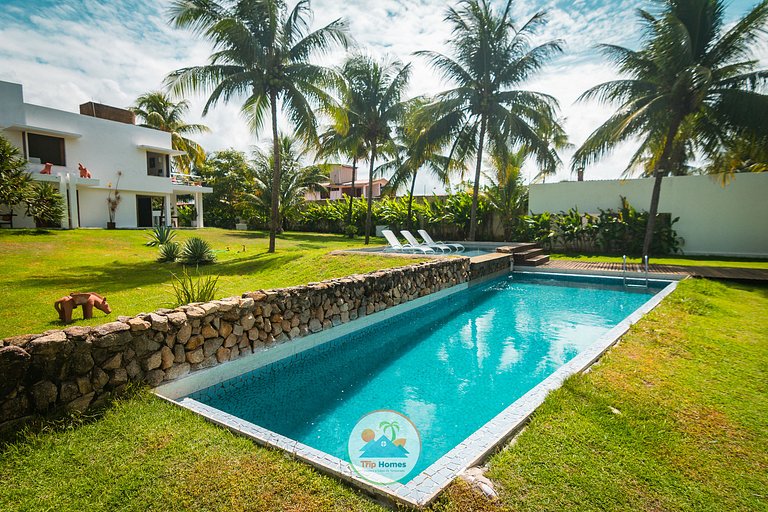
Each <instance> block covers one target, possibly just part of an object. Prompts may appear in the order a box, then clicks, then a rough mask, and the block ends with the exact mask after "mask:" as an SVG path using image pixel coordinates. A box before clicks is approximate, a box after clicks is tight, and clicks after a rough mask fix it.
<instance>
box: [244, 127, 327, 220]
mask: <svg viewBox="0 0 768 512" xmlns="http://www.w3.org/2000/svg"><path fill="white" fill-rule="evenodd" d="M278 145H279V147H280V177H281V179H280V188H279V194H278V195H279V196H280V201H279V204H280V209H279V211H278V232H282V231H283V229H284V227H285V226H284V223H285V220H286V219H288V218H290V217H291V216H293V215H294V214H295V213H296V212H297V211H298V210H299V207H300V206H301V205H302V204H303V203H304V195H305V194H306V193H307V192H308V191H311V190H322V188H323V187H322V185H321V183H323V182H324V181H326V180H327V179H328V175H327V173H326V172H325V170H326V168H325V166H321V165H309V166H306V165H304V164H303V161H304V160H305V159H306V156H307V153H308V151H307V149H306V148H305V147H303V146H302V144H301V141H299V140H298V139H296V138H295V137H291V136H290V135H285V134H281V135H280V140H279V142H278ZM273 169H274V154H273V153H272V152H271V151H262V150H261V149H258V148H257V149H256V150H255V151H254V153H253V172H254V185H255V186H254V188H255V193H253V194H248V197H249V198H250V199H251V201H252V202H253V203H254V205H255V206H256V209H257V210H258V211H259V212H261V213H262V214H264V217H265V218H268V217H269V212H270V209H271V205H272V197H273V194H272V191H273V190H274V189H273V188H272V187H273V186H274V183H273V182H272V174H273V173H272V170H273Z"/></svg>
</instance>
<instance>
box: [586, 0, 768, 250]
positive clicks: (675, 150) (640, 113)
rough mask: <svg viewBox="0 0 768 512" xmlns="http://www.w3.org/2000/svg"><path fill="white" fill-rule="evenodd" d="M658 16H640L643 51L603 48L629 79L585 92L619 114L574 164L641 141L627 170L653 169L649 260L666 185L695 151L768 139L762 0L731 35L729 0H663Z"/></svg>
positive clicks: (766, 11)
mask: <svg viewBox="0 0 768 512" xmlns="http://www.w3.org/2000/svg"><path fill="white" fill-rule="evenodd" d="M660 4H661V9H660V12H658V13H657V14H652V13H650V12H647V11H644V10H639V11H638V15H639V18H640V22H641V24H642V26H643V29H644V32H643V33H644V39H643V42H642V44H641V47H640V49H639V50H637V51H635V50H630V49H628V48H623V47H620V46H613V45H601V46H600V49H601V50H602V52H603V53H604V54H605V55H606V56H607V57H608V58H609V59H610V60H611V61H612V62H613V63H614V64H615V65H616V67H617V68H618V69H619V71H620V72H621V73H622V74H623V75H624V78H621V79H619V80H614V81H610V82H606V83H603V84H600V85H597V86H595V87H593V88H592V89H590V90H588V91H587V92H585V93H584V94H583V95H582V96H581V98H582V99H591V98H595V99H597V100H599V101H602V102H605V103H610V104H614V105H617V107H618V108H617V110H616V112H615V113H614V114H613V115H612V116H611V117H610V118H609V119H608V120H607V121H606V122H605V123H603V125H602V126H600V127H599V128H597V129H596V130H595V131H594V132H593V133H592V134H591V135H590V136H589V138H587V140H586V141H585V142H584V144H583V145H582V146H581V147H580V148H579V149H578V150H577V151H576V153H575V154H574V157H573V162H572V165H573V166H574V167H579V166H584V165H588V164H590V163H593V162H595V161H597V160H599V159H600V158H601V157H603V156H604V155H605V154H607V153H609V152H610V151H611V150H613V149H614V148H615V147H616V146H617V145H619V144H620V143H622V142H625V141H627V140H633V139H636V138H639V139H640V145H639V148H638V149H637V151H636V152H635V154H634V155H633V156H632V158H631V159H630V161H629V164H628V166H627V170H626V172H630V171H631V170H632V169H633V168H637V167H644V168H645V169H646V170H647V171H649V173H650V174H651V175H652V176H653V178H654V184H653V192H652V195H651V205H650V212H649V217H648V224H647V226H646V233H645V239H644V242H643V255H644V256H648V254H649V251H650V247H651V242H652V239H653V229H654V223H655V220H656V214H657V212H658V206H659V197H660V193H661V183H662V179H663V177H664V176H666V175H668V174H679V173H680V172H682V171H681V169H682V168H683V166H684V165H685V162H686V160H687V159H689V158H690V157H691V155H692V154H693V153H694V151H697V152H700V153H701V154H703V155H704V156H712V155H715V154H717V153H718V152H719V151H720V150H721V148H723V147H727V145H728V141H729V139H731V138H733V137H736V136H744V135H745V134H754V135H756V136H760V135H762V136H764V135H765V133H766V129H767V126H768V125H766V124H765V122H764V120H765V119H767V118H768V96H766V95H765V94H761V92H760V91H761V89H763V88H764V86H765V84H766V81H768V71H766V70H759V69H758V61H757V60H754V59H753V57H752V55H753V54H752V49H753V48H754V45H755V44H756V43H758V42H759V41H760V38H761V36H764V35H765V33H766V25H767V24H768V1H766V0H763V1H762V2H760V3H759V4H758V5H757V6H755V7H754V8H753V9H752V10H751V11H750V12H749V13H747V14H746V15H745V16H744V17H743V18H741V19H740V20H739V21H738V22H737V23H735V24H734V25H733V27H731V28H730V29H727V30H726V29H725V27H724V25H723V24H724V14H725V3H724V2H723V1H722V0H663V1H661V2H660Z"/></svg>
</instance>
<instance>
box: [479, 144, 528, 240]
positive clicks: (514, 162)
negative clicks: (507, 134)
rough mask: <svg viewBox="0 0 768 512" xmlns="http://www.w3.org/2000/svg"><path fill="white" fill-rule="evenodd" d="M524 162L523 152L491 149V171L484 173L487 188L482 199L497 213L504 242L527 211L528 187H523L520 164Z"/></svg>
mask: <svg viewBox="0 0 768 512" xmlns="http://www.w3.org/2000/svg"><path fill="white" fill-rule="evenodd" d="M527 158H528V150H527V148H525V147H523V148H518V149H517V150H510V149H508V148H498V147H494V148H493V150H492V151H491V163H492V166H491V167H492V168H491V170H489V171H486V172H485V177H486V178H487V179H488V181H489V182H490V186H488V188H487V189H486V191H485V196H486V198H487V199H488V202H489V203H490V205H491V206H492V207H493V208H494V210H496V212H498V214H499V217H500V218H501V223H502V226H503V227H504V240H510V239H511V238H512V233H513V232H514V229H515V227H516V226H517V223H518V222H519V220H520V216H521V215H525V212H526V210H527V209H528V187H526V186H525V184H524V183H523V175H522V170H523V164H524V163H525V160H526V159H527Z"/></svg>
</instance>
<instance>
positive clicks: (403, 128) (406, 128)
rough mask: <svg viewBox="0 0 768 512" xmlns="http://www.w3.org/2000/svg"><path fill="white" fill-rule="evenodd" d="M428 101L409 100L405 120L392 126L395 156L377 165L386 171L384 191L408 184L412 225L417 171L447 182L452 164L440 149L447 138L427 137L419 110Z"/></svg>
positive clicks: (427, 123) (427, 125)
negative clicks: (386, 178)
mask: <svg viewBox="0 0 768 512" xmlns="http://www.w3.org/2000/svg"><path fill="white" fill-rule="evenodd" d="M426 104H427V100H426V99H424V98H416V99H414V100H412V101H410V102H409V104H408V112H407V114H406V116H405V120H404V122H403V123H402V124H401V125H400V126H398V127H397V128H396V129H395V137H394V139H393V147H392V149H393V150H392V151H391V152H392V153H393V155H394V157H393V158H392V159H391V160H389V161H388V162H385V163H383V164H382V165H381V166H379V168H378V169H377V171H378V173H379V174H389V175H390V178H389V183H388V184H387V187H386V189H387V191H389V192H393V193H396V192H397V191H398V190H400V189H401V188H403V187H407V189H408V191H409V193H408V223H409V224H410V225H411V227H413V193H414V189H415V188H416V178H417V176H418V174H419V171H426V172H429V173H430V174H432V176H434V177H435V178H437V179H438V181H440V182H441V183H443V184H445V185H446V186H447V185H448V184H449V182H450V176H451V173H452V171H453V170H454V167H455V165H453V163H452V162H451V161H450V159H449V158H448V157H447V156H445V154H444V152H443V149H444V147H445V146H446V143H447V140H446V139H445V137H444V138H442V139H432V138H430V131H429V128H430V127H431V122H430V120H429V119H428V117H426V116H424V115H423V114H422V111H421V110H422V109H423V108H424V106H425V105H426Z"/></svg>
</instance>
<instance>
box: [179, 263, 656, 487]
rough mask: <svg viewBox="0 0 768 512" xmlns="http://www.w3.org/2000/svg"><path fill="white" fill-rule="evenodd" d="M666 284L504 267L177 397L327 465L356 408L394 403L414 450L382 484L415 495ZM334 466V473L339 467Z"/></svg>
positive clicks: (344, 457)
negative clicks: (402, 469)
mask: <svg viewBox="0 0 768 512" xmlns="http://www.w3.org/2000/svg"><path fill="white" fill-rule="evenodd" d="M667 284H668V283H667V282H660V281H652V282H651V283H650V286H649V288H647V289H645V288H640V289H626V288H625V287H624V286H623V285H622V281H621V280H620V279H608V278H595V277H585V276H557V275H546V276H543V275H540V274H527V273H513V274H510V275H509V276H506V277H504V278H500V279H496V280H493V281H490V282H486V283H484V284H481V285H477V286H474V287H471V288H469V289H465V290H463V291H461V292H460V293H454V294H452V295H450V296H447V297H445V298H442V299H440V300H438V301H435V302H432V303H431V304H427V305H424V306H421V307H418V308H416V309H411V310H409V311H407V312H404V313H402V314H400V315H395V316H390V317H389V318H387V319H386V320H383V321H381V322H377V323H375V324H373V325H367V326H365V327H362V328H361V329H359V330H356V331H354V332H351V333H349V334H346V335H344V336H341V337H337V338H335V339H331V340H329V341H327V342H325V343H323V344H320V345H318V346H315V347H313V348H311V349H309V350H306V351H304V352H302V353H301V354H299V355H297V356H294V357H291V358H289V359H283V360H278V361H275V362H273V363H272V364H268V365H266V366H262V367H260V368H257V369H255V370H252V371H249V372H246V373H243V374H241V375H238V376H236V377H233V378H231V379H228V380H225V381H223V382H220V383H218V384H215V385H213V386H209V387H206V388H204V389H200V390H198V391H195V392H193V393H191V394H189V395H188V396H187V397H185V398H184V399H183V400H182V402H186V403H187V404H190V403H191V404H196V405H195V407H198V405H199V404H202V405H201V406H199V407H198V412H203V413H206V411H207V412H208V413H210V412H211V411H221V412H223V413H224V416H225V417H227V418H236V419H237V420H236V421H238V422H242V423H243V424H246V425H255V426H258V428H260V429H266V431H268V432H271V433H275V434H277V435H278V436H280V437H281V439H282V440H283V444H285V443H284V442H285V440H286V439H287V440H293V442H294V443H295V444H293V445H290V446H294V449H295V447H296V446H301V447H302V448H303V449H304V450H305V451H310V452H312V453H313V454H314V455H315V456H320V457H324V456H325V455H324V454H327V455H330V456H331V457H330V458H328V460H330V461H331V465H333V464H337V465H338V466H341V465H343V464H344V463H345V462H346V463H347V465H348V461H349V460H350V455H349V453H350V452H349V447H348V440H349V439H350V432H351V431H352V430H353V428H354V427H355V424H356V423H357V422H358V420H359V419H360V418H361V417H362V416H364V415H365V414H366V413H368V412H370V411H374V410H382V409H388V410H394V411H398V412H400V413H402V414H403V415H405V416H406V417H407V418H409V419H410V421H411V422H412V423H413V425H414V426H415V427H416V428H417V429H418V432H419V436H420V439H421V450H420V456H419V458H418V461H417V462H416V463H415V466H414V467H413V468H412V470H411V471H410V473H409V474H408V475H407V476H406V477H405V478H404V479H402V480H400V483H399V484H397V485H395V486H390V489H392V492H394V493H397V494H398V495H400V496H403V495H406V496H409V495H410V494H418V493H417V492H416V491H420V492H422V494H423V495H425V496H426V495H429V494H430V492H431V489H432V488H433V487H434V486H432V487H430V485H429V482H425V480H430V481H432V482H433V483H434V481H435V480H437V479H436V478H434V477H433V476H434V474H435V473H440V472H441V471H442V473H441V474H443V475H447V473H446V472H445V471H443V470H446V468H447V472H448V473H450V470H451V468H452V466H451V461H455V460H458V459H457V458H456V457H455V456H452V454H455V453H456V452H457V450H462V449H469V450H470V451H472V449H473V446H472V445H473V444H474V445H479V444H482V443H477V442H476V441H477V439H476V438H477V437H478V433H479V432H483V430H484V429H485V430H488V425H489V424H492V422H493V421H495V418H498V417H499V416H500V415H501V414H502V413H503V412H505V411H508V410H510V408H514V406H515V405H517V404H518V403H519V402H520V401H521V399H523V398H524V397H529V395H530V394H531V393H532V392H533V391H534V390H536V389H538V388H540V386H541V385H542V383H544V382H545V381H548V380H551V378H552V377H553V376H554V375H555V374H556V373H557V372H559V371H560V370H562V369H563V368H565V367H566V366H568V365H569V364H571V363H578V364H581V365H583V364H588V362H589V359H588V360H586V362H585V363H581V362H577V361H575V360H576V359H577V358H579V357H581V356H583V357H587V358H590V357H591V358H594V357H597V355H599V353H600V352H601V351H602V350H604V349H605V348H607V346H608V345H606V346H599V347H597V346H596V345H597V344H598V342H599V341H600V340H601V339H603V338H604V337H605V336H606V335H607V334H609V331H611V330H612V329H615V328H616V327H617V326H618V325H619V324H620V323H622V322H624V321H626V319H627V317H628V316H630V315H632V314H633V313H634V312H636V311H637V310H638V309H639V308H641V306H644V305H646V304H647V303H648V301H649V299H651V297H652V296H653V295H654V294H656V293H657V292H659V291H660V290H661V289H662V288H664V287H665V286H666V285H667ZM373 319H374V317H371V318H370V320H373ZM583 357H582V358H583ZM579 369H580V368H575V371H578V370H579ZM571 373H572V371H571ZM545 391H546V389H545ZM544 394H546V393H544ZM542 399H543V395H542ZM195 407H193V408H195ZM209 417H210V415H209ZM523 419H524V418H523ZM225 423H226V422H225ZM499 426H502V425H499ZM262 431H263V430H262ZM393 438H394V435H393ZM472 439H475V441H472ZM498 441H499V440H498V439H496V440H495V443H497V442H498ZM278 445H279V443H278ZM283 448H285V446H283ZM307 448H308V450H307ZM486 448H487V447H482V449H483V450H485V449H486ZM337 461H338V462H337ZM345 469H346V468H343V467H339V472H340V473H342V474H346V473H349V471H348V470H346V471H345ZM454 469H456V468H454ZM425 475H426V476H425ZM449 476H450V475H449ZM411 491H413V493H411ZM422 501H423V500H422Z"/></svg>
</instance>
